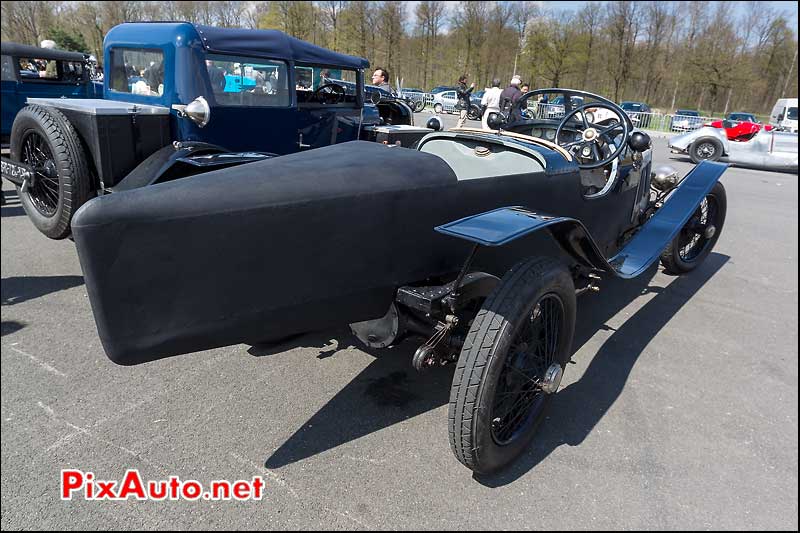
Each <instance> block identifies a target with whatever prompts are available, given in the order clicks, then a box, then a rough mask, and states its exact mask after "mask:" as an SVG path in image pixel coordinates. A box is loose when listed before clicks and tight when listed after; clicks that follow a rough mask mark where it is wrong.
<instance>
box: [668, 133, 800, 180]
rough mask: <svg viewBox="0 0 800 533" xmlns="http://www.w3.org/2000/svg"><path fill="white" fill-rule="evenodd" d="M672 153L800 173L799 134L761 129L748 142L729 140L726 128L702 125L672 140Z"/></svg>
mask: <svg viewBox="0 0 800 533" xmlns="http://www.w3.org/2000/svg"><path fill="white" fill-rule="evenodd" d="M669 148H670V151H672V152H673V153H681V154H686V155H688V156H689V157H690V158H691V159H692V161H694V162H695V163H699V162H700V161H703V160H709V161H724V162H728V163H731V164H734V165H739V166H746V167H756V168H766V169H770V170H782V171H788V172H797V134H796V133H789V132H786V131H767V130H766V129H761V130H760V131H759V132H758V133H756V134H755V135H754V136H753V137H751V138H750V139H749V140H747V141H729V140H728V137H727V136H726V135H725V130H724V129H719V128H712V127H710V126H703V127H702V128H700V129H697V130H694V131H690V132H688V133H683V134H681V135H676V136H674V137H672V138H671V139H670V140H669Z"/></svg>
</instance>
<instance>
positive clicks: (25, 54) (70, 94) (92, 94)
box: [0, 41, 103, 145]
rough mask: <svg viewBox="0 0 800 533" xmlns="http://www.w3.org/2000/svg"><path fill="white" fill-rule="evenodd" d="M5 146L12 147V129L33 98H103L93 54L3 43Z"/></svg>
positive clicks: (0, 52)
mask: <svg viewBox="0 0 800 533" xmlns="http://www.w3.org/2000/svg"><path fill="white" fill-rule="evenodd" d="M0 55H2V82H1V83H2V120H1V121H0V122H1V123H2V127H0V133H2V143H3V144H4V145H5V144H7V143H8V140H9V135H10V134H11V125H12V124H13V123H14V119H15V118H16V116H17V113H18V112H19V110H20V109H22V108H23V107H24V106H25V102H26V100H27V99H28V98H29V97H30V98H60V97H62V96H64V97H67V98H102V96H103V94H102V86H99V90H98V86H97V85H95V84H94V83H92V77H91V69H90V66H91V65H90V63H89V57H90V56H89V54H82V53H78V52H65V51H63V50H53V49H50V48H38V47H36V46H28V45H24V44H18V43H12V42H7V41H3V42H2V43H0Z"/></svg>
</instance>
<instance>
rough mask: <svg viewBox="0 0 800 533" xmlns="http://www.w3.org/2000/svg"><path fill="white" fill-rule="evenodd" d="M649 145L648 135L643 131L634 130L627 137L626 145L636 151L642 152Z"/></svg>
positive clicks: (650, 143)
mask: <svg viewBox="0 0 800 533" xmlns="http://www.w3.org/2000/svg"><path fill="white" fill-rule="evenodd" d="M651 145H652V142H651V140H650V136H649V135H648V134H646V133H645V132H643V131H634V132H633V133H632V134H631V136H630V137H629V138H628V146H630V147H631V149H632V150H634V151H636V152H644V151H645V150H647V149H649V148H650V146H651Z"/></svg>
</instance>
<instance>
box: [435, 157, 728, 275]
mask: <svg viewBox="0 0 800 533" xmlns="http://www.w3.org/2000/svg"><path fill="white" fill-rule="evenodd" d="M727 168H728V165H727V164H724V163H715V162H711V161H702V162H701V163H700V164H699V165H697V166H696V167H695V168H694V169H693V170H692V171H691V172H689V174H687V175H686V177H685V178H684V179H683V180H682V181H681V183H680V184H679V185H678V186H677V187H676V189H675V190H674V191H673V192H672V194H671V195H670V196H669V198H668V199H667V201H666V202H665V203H664V205H663V206H662V207H661V208H660V209H659V210H658V211H657V212H656V213H655V214H654V215H653V216H652V217H651V218H650V219H649V220H648V221H647V222H646V223H645V224H644V225H643V226H642V227H641V229H640V230H639V231H638V233H636V235H635V236H634V237H633V238H632V239H631V240H630V241H629V242H628V244H626V245H625V247H624V248H623V249H622V250H620V251H619V252H618V253H617V254H616V255H615V256H614V257H612V258H610V259H607V258H606V257H605V256H604V255H603V253H602V252H601V251H600V248H599V247H598V246H597V243H596V242H595V240H594V239H593V238H592V236H591V235H590V234H589V231H588V230H587V229H586V226H584V225H583V223H582V222H580V221H579V220H576V219H574V218H569V217H559V216H553V215H549V214H545V213H537V212H534V211H531V210H528V209H526V208H524V207H501V208H499V209H494V210H492V211H487V212H485V213H480V214H477V215H472V216H469V217H466V218H462V219H459V220H456V221H453V222H448V223H447V224H443V225H441V226H437V227H436V228H435V229H436V231H438V232H439V233H443V234H445V235H451V236H453V237H458V238H461V239H466V240H468V241H472V242H475V243H477V244H481V245H484V246H502V245H504V244H507V243H509V242H511V241H514V240H516V239H518V238H520V237H523V236H525V235H529V234H531V233H533V232H535V231H539V230H542V229H547V230H548V231H549V232H550V234H551V236H552V237H553V238H554V239H555V240H556V242H558V244H559V245H561V247H562V248H564V250H566V251H567V252H568V253H569V254H570V255H571V256H572V257H573V258H574V259H575V260H576V261H577V262H578V263H579V264H581V265H583V266H586V267H589V268H593V269H596V270H603V271H606V272H609V273H611V274H614V275H616V276H617V277H620V278H624V279H630V278H634V277H636V276H638V275H639V274H641V273H642V272H644V271H645V270H646V269H647V267H649V266H650V265H651V264H653V262H654V261H656V260H657V259H658V257H659V256H660V255H661V252H662V251H663V250H664V248H666V247H667V245H668V244H669V243H670V242H671V241H672V239H674V238H675V236H676V235H677V234H678V231H680V229H681V228H682V227H683V226H684V225H685V224H686V222H688V220H689V218H690V217H691V216H692V214H693V213H694V212H695V210H696V209H697V207H698V206H699V205H700V202H701V201H702V200H703V198H705V196H706V195H707V194H708V193H709V192H711V189H712V188H713V187H714V184H716V183H717V180H719V178H720V176H722V174H723V173H724V172H725V170H726V169H727Z"/></svg>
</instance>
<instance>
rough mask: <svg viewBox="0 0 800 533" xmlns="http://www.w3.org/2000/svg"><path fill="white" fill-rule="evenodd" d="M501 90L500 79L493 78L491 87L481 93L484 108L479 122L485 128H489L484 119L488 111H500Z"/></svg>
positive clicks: (487, 116) (486, 117) (487, 115)
mask: <svg viewBox="0 0 800 533" xmlns="http://www.w3.org/2000/svg"><path fill="white" fill-rule="evenodd" d="M502 92H503V90H502V89H501V88H500V80H499V79H497V78H495V79H493V80H492V87H491V88H490V89H486V92H484V93H483V97H482V98H481V105H482V106H485V107H486V109H485V110H484V112H483V117H482V118H481V124H482V125H483V129H485V130H488V129H491V128H489V125H488V124H487V123H486V120H487V119H488V118H489V113H499V112H500V93H502Z"/></svg>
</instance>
